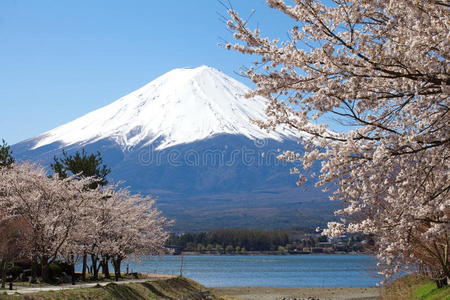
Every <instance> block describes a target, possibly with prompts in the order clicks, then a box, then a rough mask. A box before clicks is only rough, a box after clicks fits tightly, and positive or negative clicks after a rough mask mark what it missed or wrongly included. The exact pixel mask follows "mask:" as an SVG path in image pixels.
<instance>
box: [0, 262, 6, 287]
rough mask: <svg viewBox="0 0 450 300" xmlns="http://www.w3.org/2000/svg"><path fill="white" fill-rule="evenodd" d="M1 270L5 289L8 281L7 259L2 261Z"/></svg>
mask: <svg viewBox="0 0 450 300" xmlns="http://www.w3.org/2000/svg"><path fill="white" fill-rule="evenodd" d="M0 272H1V276H2V289H4V288H5V287H6V285H5V283H6V261H5V260H1V261H0Z"/></svg>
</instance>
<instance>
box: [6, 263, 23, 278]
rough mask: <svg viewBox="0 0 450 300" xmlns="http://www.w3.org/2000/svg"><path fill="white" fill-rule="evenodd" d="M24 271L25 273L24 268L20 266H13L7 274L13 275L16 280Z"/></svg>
mask: <svg viewBox="0 0 450 300" xmlns="http://www.w3.org/2000/svg"><path fill="white" fill-rule="evenodd" d="M22 273H23V268H22V267H20V266H13V267H10V268H9V269H8V271H7V272H6V274H7V275H8V276H12V277H13V280H16V278H18V277H19V275H20V274H22Z"/></svg>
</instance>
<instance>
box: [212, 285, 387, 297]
mask: <svg viewBox="0 0 450 300" xmlns="http://www.w3.org/2000/svg"><path fill="white" fill-rule="evenodd" d="M212 290H213V292H214V293H215V294H216V295H218V296H230V297H236V298H239V299H249V300H280V299H283V300H295V299H301V300H303V299H305V300H306V299H308V298H309V299H311V298H313V299H320V300H344V299H346V300H351V299H353V300H377V299H379V297H380V289H378V288H326V287H324V288H268V287H224V288H213V289H212Z"/></svg>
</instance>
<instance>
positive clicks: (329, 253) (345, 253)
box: [169, 251, 372, 256]
mask: <svg viewBox="0 0 450 300" xmlns="http://www.w3.org/2000/svg"><path fill="white" fill-rule="evenodd" d="M169 255H172V256H189V255H195V256H201V255H209V256H249V255H279V256H282V255H285V256H303V255H314V256H316V255H317V256H319V255H372V254H371V253H368V252H323V253H300V252H299V253H280V252H271V251H268V252H251V251H248V252H247V253H201V252H192V251H186V252H181V253H176V254H169Z"/></svg>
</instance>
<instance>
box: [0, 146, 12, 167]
mask: <svg viewBox="0 0 450 300" xmlns="http://www.w3.org/2000/svg"><path fill="white" fill-rule="evenodd" d="M13 163H14V158H13V157H12V152H11V147H10V146H8V144H7V143H6V142H5V140H2V144H1V145H0V168H1V167H9V166H10V165H12V164H13Z"/></svg>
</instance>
